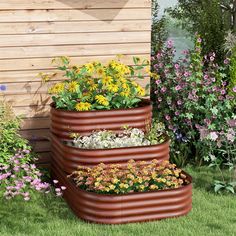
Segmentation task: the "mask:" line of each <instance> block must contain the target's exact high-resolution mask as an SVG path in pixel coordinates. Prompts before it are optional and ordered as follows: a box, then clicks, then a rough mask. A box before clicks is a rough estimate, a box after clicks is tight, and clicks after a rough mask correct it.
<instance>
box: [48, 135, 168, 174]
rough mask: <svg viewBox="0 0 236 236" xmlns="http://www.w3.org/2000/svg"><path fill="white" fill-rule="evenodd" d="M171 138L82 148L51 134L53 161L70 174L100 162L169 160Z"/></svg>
mask: <svg viewBox="0 0 236 236" xmlns="http://www.w3.org/2000/svg"><path fill="white" fill-rule="evenodd" d="M169 145H170V140H169V138H167V140H166V141H165V142H164V143H161V144H156V145H150V146H139V147H124V148H112V149H80V148H77V147H72V146H68V145H66V144H65V141H63V140H60V139H59V138H58V137H56V136H55V135H53V134H52V135H51V151H52V162H53V163H55V164H56V165H58V166H59V167H60V168H61V169H62V170H63V171H65V172H66V173H68V174H70V173H72V172H73V171H75V170H76V169H77V167H78V166H79V165H80V166H89V167H92V166H95V165H98V164H100V163H104V164H120V165H125V164H126V163H127V162H128V161H129V160H131V159H133V160H135V161H147V162H148V161H152V160H153V159H156V160H158V161H160V162H161V161H164V160H169V152H170V147H169Z"/></svg>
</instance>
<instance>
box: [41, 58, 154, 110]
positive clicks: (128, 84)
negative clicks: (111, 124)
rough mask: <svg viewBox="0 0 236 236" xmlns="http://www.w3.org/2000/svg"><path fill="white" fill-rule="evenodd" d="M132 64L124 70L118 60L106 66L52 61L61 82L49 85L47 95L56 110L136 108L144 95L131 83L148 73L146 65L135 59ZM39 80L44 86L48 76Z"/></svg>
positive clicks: (147, 64)
mask: <svg viewBox="0 0 236 236" xmlns="http://www.w3.org/2000/svg"><path fill="white" fill-rule="evenodd" d="M133 60H134V66H127V65H125V64H123V63H122V62H121V61H120V60H119V59H118V60H111V61H109V62H108V63H107V64H102V63H101V62H99V61H94V62H90V63H86V64H83V65H80V66H77V65H72V64H71V63H70V60H69V59H68V58H67V57H60V58H56V59H55V60H54V62H55V63H56V64H57V69H58V70H61V71H62V72H63V73H64V77H65V80H64V81H63V82H59V83H56V84H50V85H51V87H50V89H49V93H50V94H51V95H52V99H53V101H54V103H55V106H56V108H58V109H65V110H69V111H72V110H77V111H90V110H110V109H119V108H131V107H136V106H138V103H139V102H140V101H141V97H143V96H145V95H146V91H145V89H144V88H142V87H141V85H139V84H138V83H137V82H136V81H135V79H136V78H138V79H144V76H143V71H144V69H148V67H149V62H148V61H147V60H145V59H144V60H141V59H140V58H138V57H134V58H133ZM148 70H149V69H148ZM54 75H55V74H53V75H52V76H54ZM41 77H42V79H43V81H44V82H49V80H50V76H49V75H45V74H41Z"/></svg>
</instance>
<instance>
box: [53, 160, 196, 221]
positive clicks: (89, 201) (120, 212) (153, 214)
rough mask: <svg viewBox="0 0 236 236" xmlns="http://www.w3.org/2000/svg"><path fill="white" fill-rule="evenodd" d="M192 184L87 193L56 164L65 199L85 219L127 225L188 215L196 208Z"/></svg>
mask: <svg viewBox="0 0 236 236" xmlns="http://www.w3.org/2000/svg"><path fill="white" fill-rule="evenodd" d="M184 174H185V175H187V178H188V180H189V182H190V184H188V185H186V186H183V187H180V188H177V189H169V190H159V191H152V192H143V193H130V194H124V195H105V194H96V193H92V192H87V191H84V190H81V189H79V188H78V187H76V185H75V183H74V182H73V180H71V179H69V178H67V175H66V174H65V173H64V172H63V171H62V170H61V169H60V168H59V167H58V166H57V165H56V163H55V162H54V163H53V164H52V176H53V178H55V179H58V180H59V183H60V184H61V185H64V186H65V187H66V190H65V192H64V198H65V200H66V201H67V203H68V205H69V206H70V207H71V209H72V210H73V212H74V213H75V214H76V215H77V216H78V217H79V218H81V219H83V220H86V221H89V222H94V223H101V224H123V223H131V222H143V221H151V220H159V219H164V218H170V217H178V216H182V215H186V214H187V213H188V212H189V211H190V210H191V208H192V183H191V180H192V178H191V176H189V175H188V174H186V173H184Z"/></svg>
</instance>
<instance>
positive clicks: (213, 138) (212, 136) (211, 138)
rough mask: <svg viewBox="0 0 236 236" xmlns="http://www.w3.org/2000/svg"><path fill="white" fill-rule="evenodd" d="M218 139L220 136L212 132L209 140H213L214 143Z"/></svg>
mask: <svg viewBox="0 0 236 236" xmlns="http://www.w3.org/2000/svg"><path fill="white" fill-rule="evenodd" d="M218 137H219V136H218V134H217V133H216V132H211V133H210V134H209V139H210V140H212V141H216V140H217V138H218Z"/></svg>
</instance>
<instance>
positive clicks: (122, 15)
mask: <svg viewBox="0 0 236 236" xmlns="http://www.w3.org/2000/svg"><path fill="white" fill-rule="evenodd" d="M150 14H151V9H149V8H139V9H109V10H108V9H90V10H17V11H14V10H6V11H5V10H1V11H0V22H29V21H32V22H41V21H53V22H54V21H108V22H110V23H111V22H112V21H113V20H136V19H139V20H148V19H150Z"/></svg>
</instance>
